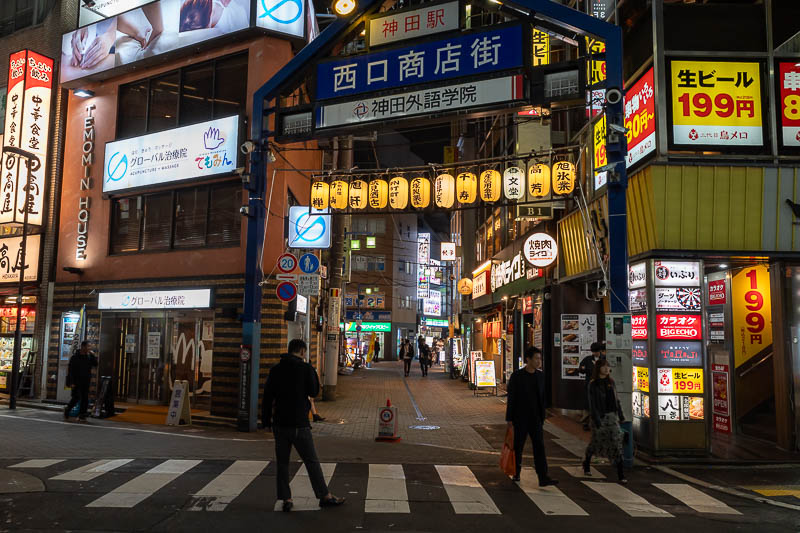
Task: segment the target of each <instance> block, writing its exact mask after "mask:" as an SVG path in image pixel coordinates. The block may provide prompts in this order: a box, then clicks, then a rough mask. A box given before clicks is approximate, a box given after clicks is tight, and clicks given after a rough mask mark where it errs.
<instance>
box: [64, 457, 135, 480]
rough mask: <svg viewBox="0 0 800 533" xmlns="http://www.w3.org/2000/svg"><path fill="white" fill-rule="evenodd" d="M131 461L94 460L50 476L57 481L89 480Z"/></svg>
mask: <svg viewBox="0 0 800 533" xmlns="http://www.w3.org/2000/svg"><path fill="white" fill-rule="evenodd" d="M131 461H133V459H103V460H102V461H95V462H94V463H90V464H88V465H86V466H82V467H80V468H76V469H75V470H70V471H69V472H65V473H63V474H60V475H58V476H54V477H51V478H50V479H55V480H57V481H91V480H93V479H94V478H96V477H100V476H102V475H103V474H105V473H106V472H111V471H112V470H114V469H116V468H119V467H121V466H125V465H126V464H128V463H130V462H131Z"/></svg>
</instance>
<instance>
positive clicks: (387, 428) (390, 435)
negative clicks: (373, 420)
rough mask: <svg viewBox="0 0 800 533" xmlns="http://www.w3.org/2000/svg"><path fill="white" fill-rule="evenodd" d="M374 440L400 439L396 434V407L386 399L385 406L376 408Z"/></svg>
mask: <svg viewBox="0 0 800 533" xmlns="http://www.w3.org/2000/svg"><path fill="white" fill-rule="evenodd" d="M375 440H379V441H380V440H386V441H395V440H400V437H398V436H397V407H394V406H393V405H392V403H391V402H390V401H388V400H387V401H386V406H385V407H380V408H378V437H377V438H376V439H375Z"/></svg>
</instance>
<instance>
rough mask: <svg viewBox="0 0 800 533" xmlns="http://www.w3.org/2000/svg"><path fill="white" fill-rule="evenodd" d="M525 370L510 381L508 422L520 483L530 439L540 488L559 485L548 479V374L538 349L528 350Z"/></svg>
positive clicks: (555, 481) (518, 371)
mask: <svg viewBox="0 0 800 533" xmlns="http://www.w3.org/2000/svg"><path fill="white" fill-rule="evenodd" d="M524 357H525V366H524V367H522V368H520V369H519V370H517V371H516V372H514V373H513V374H511V378H510V379H509V380H508V404H507V405H506V421H507V422H508V425H509V426H513V428H514V455H515V457H516V464H517V473H516V475H515V476H514V481H519V474H520V472H521V471H522V450H523V449H524V448H525V441H526V440H527V438H528V436H530V438H531V441H532V443H533V463H534V466H535V467H536V474H537V475H538V476H539V486H540V487H546V486H548V485H557V484H558V481H557V480H555V479H553V478H551V477H550V476H548V475H547V457H546V455H545V451H544V420H545V398H544V373H543V372H542V352H541V350H539V348H536V347H535V346H528V347H527V348H526V349H525V356H524Z"/></svg>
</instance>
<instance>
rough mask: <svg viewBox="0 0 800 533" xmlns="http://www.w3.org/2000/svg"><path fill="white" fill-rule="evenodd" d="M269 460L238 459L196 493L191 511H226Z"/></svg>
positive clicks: (191, 504)
mask: <svg viewBox="0 0 800 533" xmlns="http://www.w3.org/2000/svg"><path fill="white" fill-rule="evenodd" d="M268 464H269V461H236V462H235V463H233V464H232V465H231V466H229V467H228V468H227V469H226V470H225V471H224V472H223V473H221V474H220V475H218V476H217V477H215V478H214V479H212V480H211V482H210V483H209V484H208V485H206V486H205V487H203V488H202V489H200V491H199V492H197V493H195V495H194V498H193V499H192V502H191V503H190V505H189V510H190V511H224V510H225V508H226V507H227V506H228V504H229V503H231V502H232V501H233V500H235V499H236V497H237V496H239V494H241V493H242V491H244V489H246V488H247V487H248V485H250V483H252V482H253V480H254V479H255V478H257V477H258V475H259V474H260V473H261V472H262V471H263V470H264V469H265V468H266V467H267V465H268Z"/></svg>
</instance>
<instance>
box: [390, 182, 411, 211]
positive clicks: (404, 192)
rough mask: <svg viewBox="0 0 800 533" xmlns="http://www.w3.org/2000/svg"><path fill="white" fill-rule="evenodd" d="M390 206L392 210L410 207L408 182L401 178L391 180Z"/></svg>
mask: <svg viewBox="0 0 800 533" xmlns="http://www.w3.org/2000/svg"><path fill="white" fill-rule="evenodd" d="M389 205H390V206H391V207H392V209H405V208H406V207H408V180H406V179H405V178H401V177H397V178H392V179H391V180H389Z"/></svg>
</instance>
